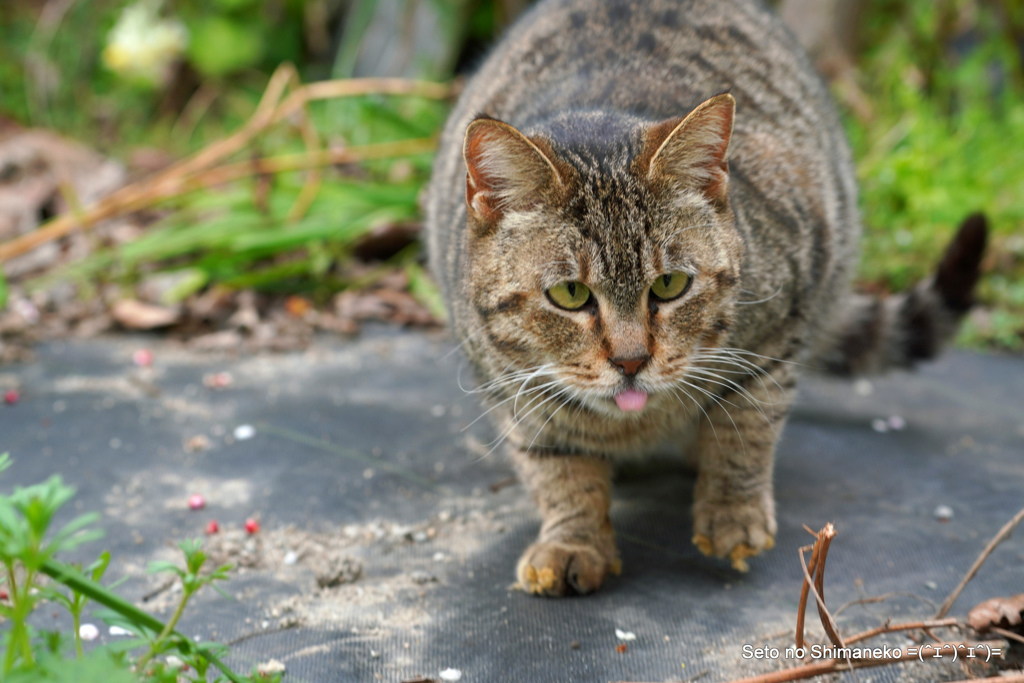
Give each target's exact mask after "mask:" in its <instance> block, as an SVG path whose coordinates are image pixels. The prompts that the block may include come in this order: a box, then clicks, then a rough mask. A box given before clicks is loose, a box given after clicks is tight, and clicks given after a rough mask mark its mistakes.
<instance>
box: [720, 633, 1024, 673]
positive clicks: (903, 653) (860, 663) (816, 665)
mask: <svg viewBox="0 0 1024 683" xmlns="http://www.w3.org/2000/svg"><path fill="white" fill-rule="evenodd" d="M931 647H934V648H935V650H934V651H935V652H939V651H944V650H943V648H948V647H953V648H956V650H957V652H958V653H961V652H962V653H964V654H966V653H967V652H969V649H970V648H975V649H978V648H985V647H991V648H1001V647H1003V643H1002V642H1001V641H982V642H979V643H966V642H960V641H954V642H946V643H935V644H934V645H932V646H931ZM917 652H919V650H917V648H901V649H898V650H897V649H894V650H893V653H894V654H896V653H898V654H899V656H898V657H896V656H894V657H859V658H858V657H851V658H850V659H849V660H848V661H844V660H839V659H823V660H821V661H820V662H812V663H810V664H803V665H801V666H795V667H793V668H792V669H783V670H782V671H772V672H771V673H766V674H760V675H758V676H750V677H748V678H739V679H735V680H732V681H729V682H728V683H788V682H789V681H802V680H805V679H808V678H814V677H815V676H823V675H825V674H831V673H838V672H841V671H848V670H850V669H851V668H853V669H866V668H869V667H872V666H883V665H886V664H895V663H898V662H906V661H920V660H919V659H918V654H917ZM923 656H924V657H925V658H928V657H929V655H923ZM997 680H998V681H999V683H1006V682H1007V681H1008V680H1013V679H1006V678H999V679H997ZM1017 681H1018V682H1019V683H1024V677H1021V678H1019V679H1017Z"/></svg>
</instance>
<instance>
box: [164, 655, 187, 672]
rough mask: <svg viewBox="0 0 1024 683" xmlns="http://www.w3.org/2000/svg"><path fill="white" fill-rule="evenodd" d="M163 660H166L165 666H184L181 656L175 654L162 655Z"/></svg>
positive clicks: (175, 667)
mask: <svg viewBox="0 0 1024 683" xmlns="http://www.w3.org/2000/svg"><path fill="white" fill-rule="evenodd" d="M164 661H165V662H167V666H168V667H170V668H172V669H179V670H180V669H183V668H184V667H185V661H184V660H183V659H182V658H181V657H176V656H175V655H167V656H166V657H164Z"/></svg>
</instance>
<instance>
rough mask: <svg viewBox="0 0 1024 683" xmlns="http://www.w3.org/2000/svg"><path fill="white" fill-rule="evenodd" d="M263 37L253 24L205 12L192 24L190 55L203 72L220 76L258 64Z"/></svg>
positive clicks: (205, 74) (210, 75) (203, 73)
mask: <svg viewBox="0 0 1024 683" xmlns="http://www.w3.org/2000/svg"><path fill="white" fill-rule="evenodd" d="M263 40H264V36H263V32H262V31H260V30H258V26H256V25H253V24H251V23H242V22H240V21H233V20H231V19H228V18H227V17H224V16H218V15H213V16H207V17H204V18H202V19H201V20H199V21H198V22H196V23H195V24H194V25H193V26H192V39H191V41H190V42H189V49H188V52H189V59H190V61H191V62H192V64H193V66H195V67H196V70H198V71H199V73H201V74H202V75H204V76H207V77H210V78H222V77H224V76H227V75H228V74H231V73H234V72H236V71H241V70H242V69H247V68H250V67H253V66H255V65H256V64H258V63H259V61H260V59H261V58H262V57H263Z"/></svg>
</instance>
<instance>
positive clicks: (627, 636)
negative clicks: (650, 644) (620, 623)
mask: <svg viewBox="0 0 1024 683" xmlns="http://www.w3.org/2000/svg"><path fill="white" fill-rule="evenodd" d="M615 637H616V638H618V639H619V640H636V634H635V633H633V632H632V631H623V630H621V629H615Z"/></svg>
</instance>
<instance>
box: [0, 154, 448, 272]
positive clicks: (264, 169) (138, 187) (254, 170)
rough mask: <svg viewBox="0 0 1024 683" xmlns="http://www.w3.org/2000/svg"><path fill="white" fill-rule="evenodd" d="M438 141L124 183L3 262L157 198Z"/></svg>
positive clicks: (3, 255)
mask: <svg viewBox="0 0 1024 683" xmlns="http://www.w3.org/2000/svg"><path fill="white" fill-rule="evenodd" d="M436 145H437V141H436V140H435V139H433V138H417V139H414V140H401V141H398V142H384V143H378V144H374V145H365V146H360V147H351V148H348V149H329V150H320V151H318V152H316V153H314V154H310V153H308V152H306V153H301V154H284V155H281V156H278V157H270V158H266V159H259V160H256V161H255V162H251V161H247V162H239V163H235V164H228V165H225V166H218V167H215V168H211V169H207V170H205V171H201V172H194V173H192V174H191V175H177V176H172V177H168V178H165V179H164V180H162V181H160V182H142V183H138V184H135V185H130V186H128V187H125V188H123V189H122V190H119V191H117V192H115V193H113V194H111V195H108V196H107V197H105V198H103V199H101V200H100V201H98V202H97V203H96V204H94V205H93V206H92V207H91V208H90V209H88V210H87V211H85V212H84V213H83V214H82V215H81V217H80V218H81V223H80V222H79V218H76V217H75V216H72V215H70V214H64V215H61V216H59V217H57V218H55V219H54V220H52V221H50V222H49V223H48V224H46V226H44V227H42V228H40V229H38V230H36V231H35V232H30V233H27V234H25V235H22V236H21V237H18V238H15V239H12V240H10V241H9V242H5V243H3V244H0V263H3V262H4V261H8V260H10V259H12V258H15V257H17V256H20V255H22V254H24V253H26V252H28V251H31V250H32V249H34V248H35V247H37V246H39V245H41V244H45V243H46V242H50V241H52V240H55V239H58V238H60V237H63V236H64V235H66V234H68V233H70V232H71V231H72V230H74V229H75V228H76V227H78V226H79V225H80V224H81V225H92V224H95V223H97V222H99V221H102V220H106V219H108V218H112V217H114V216H119V215H123V214H126V213H131V212H132V211H138V210H139V209H143V208H145V207H148V206H151V205H153V204H154V203H156V202H159V201H163V200H166V199H171V198H173V197H178V196H181V195H183V194H187V193H189V192H194V191H196V190H200V189H202V188H204V187H210V186H211V185H218V184H220V183H225V182H228V181H231V180H237V179H239V178H244V177H246V176H250V175H257V174H261V173H284V172H286V171H301V170H305V169H309V168H315V167H318V166H327V165H330V164H346V163H352V162H356V161H369V160H373V159H386V158H391V157H397V156H404V155H411V154H422V153H424V152H430V151H432V150H433V149H434V148H435V147H436Z"/></svg>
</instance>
